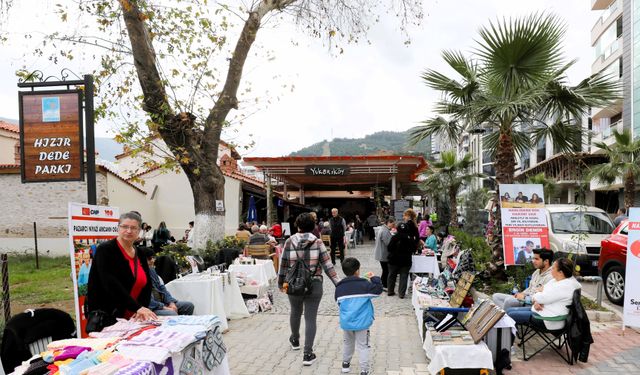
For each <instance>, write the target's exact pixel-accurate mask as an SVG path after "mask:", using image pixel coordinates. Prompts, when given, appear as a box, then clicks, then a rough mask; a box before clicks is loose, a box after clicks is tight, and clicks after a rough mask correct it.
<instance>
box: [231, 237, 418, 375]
mask: <svg viewBox="0 0 640 375" xmlns="http://www.w3.org/2000/svg"><path fill="white" fill-rule="evenodd" d="M347 254H348V256H355V257H356V258H358V260H359V261H360V263H361V272H363V273H365V272H368V271H373V272H374V273H376V274H377V275H380V272H381V269H380V264H379V263H377V262H375V260H374V259H373V255H372V254H373V247H372V246H370V245H369V246H367V245H364V246H362V245H361V246H358V248H357V249H349V250H348V252H347ZM336 271H338V274H339V275H340V277H344V274H343V273H342V270H341V269H340V263H339V261H338V266H337V267H336ZM323 287H324V295H323V298H322V302H321V304H320V308H319V312H318V320H317V326H318V331H317V334H316V340H315V343H314V351H315V353H316V355H317V356H318V360H317V361H316V363H314V364H313V365H312V366H309V367H303V366H302V351H295V352H294V351H292V350H291V348H290V347H289V343H288V338H289V335H290V331H289V302H288V299H287V296H286V295H284V294H282V293H280V292H278V291H276V292H275V293H274V304H273V305H274V308H273V310H272V311H270V312H268V313H261V314H257V315H255V316H253V317H251V318H248V319H242V320H232V321H230V324H229V328H230V329H229V332H228V333H226V334H225V335H224V340H225V343H226V344H227V347H228V353H229V362H230V365H231V372H232V374H233V375H244V374H246V375H250V374H269V375H279V374H317V375H320V374H339V373H340V369H341V363H342V331H341V330H340V326H339V320H338V319H339V318H338V309H337V305H336V302H335V301H334V297H333V296H334V291H335V288H334V286H333V283H331V282H330V281H329V280H328V279H327V277H326V275H325V278H324V282H323ZM408 297H410V296H408ZM374 306H375V313H376V320H375V322H374V323H373V326H372V327H371V346H372V349H371V350H372V352H371V359H372V361H371V368H372V370H373V374H387V371H388V370H396V371H400V370H401V367H403V366H411V367H413V366H415V364H422V365H425V364H426V363H427V359H426V356H425V354H424V351H423V350H422V345H421V341H420V336H419V334H418V327H417V322H416V318H415V314H414V313H413V309H412V307H411V299H410V298H405V299H402V300H401V299H399V298H398V297H397V296H395V297H388V296H386V294H383V295H382V296H381V297H380V298H377V299H375V300H374ZM302 321H303V323H302V327H301V329H300V333H301V334H302V337H303V338H304V318H303V319H302ZM303 341H304V339H303V340H301V343H300V344H301V345H304V342H303ZM248 358H250V360H248ZM352 363H353V364H352V373H356V374H357V373H358V372H357V371H356V370H358V371H359V369H358V364H357V363H358V361H357V357H356V356H354V359H353V361H352Z"/></svg>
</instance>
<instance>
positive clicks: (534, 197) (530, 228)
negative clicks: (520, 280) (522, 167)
mask: <svg viewBox="0 0 640 375" xmlns="http://www.w3.org/2000/svg"><path fill="white" fill-rule="evenodd" d="M499 194H500V207H501V208H500V213H501V214H502V246H503V249H504V264H505V266H510V265H525V264H527V263H529V262H531V260H532V259H533V250H534V249H541V248H549V228H548V226H547V215H546V213H545V209H544V190H543V188H542V185H538V184H502V185H500V187H499Z"/></svg>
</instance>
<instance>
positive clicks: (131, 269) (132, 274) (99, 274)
mask: <svg viewBox="0 0 640 375" xmlns="http://www.w3.org/2000/svg"><path fill="white" fill-rule="evenodd" d="M141 224H142V219H141V218H140V215H138V214H137V213H135V212H127V213H125V214H123V215H121V216H120V221H119V224H118V237H116V238H114V239H112V240H109V241H106V242H103V243H101V244H100V245H99V246H98V248H97V249H96V253H95V256H94V258H93V262H92V265H91V271H89V283H88V290H87V299H88V301H87V303H88V312H91V311H95V310H101V311H103V312H105V313H107V314H109V315H110V316H112V317H114V318H126V319H130V318H132V319H136V320H152V319H156V318H157V317H156V314H154V313H153V311H151V310H149V309H148V308H147V306H149V301H150V299H151V279H150V277H149V266H148V265H147V259H146V257H145V256H143V255H142V254H141V253H140V252H139V251H137V250H136V248H135V247H134V242H135V240H136V239H137V238H138V232H139V231H140V227H141ZM88 312H87V313H88Z"/></svg>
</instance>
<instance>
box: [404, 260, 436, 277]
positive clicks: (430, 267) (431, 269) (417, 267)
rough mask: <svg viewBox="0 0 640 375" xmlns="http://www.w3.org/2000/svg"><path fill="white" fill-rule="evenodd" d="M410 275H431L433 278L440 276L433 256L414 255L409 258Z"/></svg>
mask: <svg viewBox="0 0 640 375" xmlns="http://www.w3.org/2000/svg"><path fill="white" fill-rule="evenodd" d="M409 272H411V273H432V274H433V276H434V277H438V276H439V275H440V268H439V267H438V259H437V258H436V257H435V255H434V256H424V255H414V256H412V257H411V269H410V270H409Z"/></svg>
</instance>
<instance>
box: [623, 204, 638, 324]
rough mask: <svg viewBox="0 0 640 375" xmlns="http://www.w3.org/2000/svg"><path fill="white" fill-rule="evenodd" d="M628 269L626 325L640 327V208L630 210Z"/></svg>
mask: <svg viewBox="0 0 640 375" xmlns="http://www.w3.org/2000/svg"><path fill="white" fill-rule="evenodd" d="M628 232H629V238H628V240H627V269H626V270H625V280H624V308H623V312H622V315H623V319H624V325H625V326H630V327H640V286H639V283H638V280H640V208H639V207H631V208H629V229H628Z"/></svg>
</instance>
